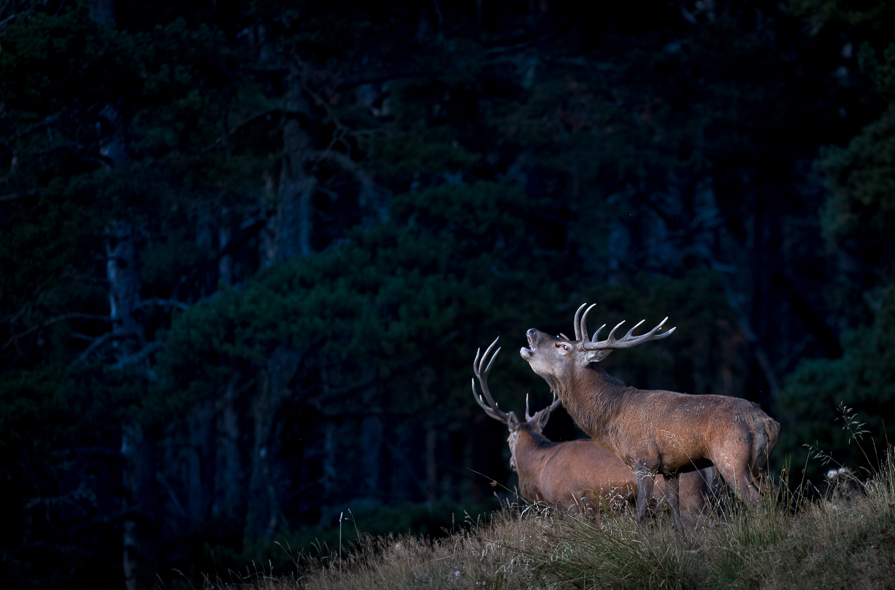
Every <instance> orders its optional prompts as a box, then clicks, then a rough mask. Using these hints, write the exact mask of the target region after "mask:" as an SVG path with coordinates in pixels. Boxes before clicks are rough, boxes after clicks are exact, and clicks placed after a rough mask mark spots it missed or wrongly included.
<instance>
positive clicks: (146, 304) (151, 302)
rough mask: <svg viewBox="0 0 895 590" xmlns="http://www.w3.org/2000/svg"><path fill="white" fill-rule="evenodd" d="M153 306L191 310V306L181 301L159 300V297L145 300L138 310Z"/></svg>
mask: <svg viewBox="0 0 895 590" xmlns="http://www.w3.org/2000/svg"><path fill="white" fill-rule="evenodd" d="M151 305H157V306H159V307H176V308H177V309H182V310H184V311H186V310H188V309H189V308H190V306H189V305H187V304H186V303H183V302H181V301H176V300H174V299H159V298H157V297H155V298H152V299H144V300H143V301H141V302H140V303H138V304H137V307H138V308H143V307H149V306H151Z"/></svg>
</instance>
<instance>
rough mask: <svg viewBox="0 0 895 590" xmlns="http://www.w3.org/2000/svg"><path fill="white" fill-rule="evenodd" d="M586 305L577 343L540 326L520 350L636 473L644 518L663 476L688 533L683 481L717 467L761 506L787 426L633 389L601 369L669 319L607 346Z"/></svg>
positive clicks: (697, 398) (726, 403)
mask: <svg viewBox="0 0 895 590" xmlns="http://www.w3.org/2000/svg"><path fill="white" fill-rule="evenodd" d="M585 305H586V304H585ZM585 305H582V306H581V307H579V308H578V311H577V312H576V313H575V340H570V339H568V338H565V337H553V336H550V335H548V334H545V333H544V332H541V331H539V330H535V329H533V328H532V329H530V330H528V332H527V334H526V335H527V337H528V345H529V348H522V349H521V350H520V351H519V352H520V354H521V355H522V358H524V359H525V360H526V361H528V363H529V365H530V366H531V368H532V370H534V372H535V373H537V374H538V375H540V376H541V377H543V378H544V380H546V381H547V383H548V384H549V385H550V389H552V390H553V391H555V392H556V394H557V395H558V396H559V399H561V400H562V403H563V405H564V406H565V408H566V410H567V411H568V412H569V414H570V415H571V416H572V419H573V420H574V421H575V423H576V424H578V426H579V427H580V428H581V429H582V430H584V432H586V433H587V434H589V435H590V437H591V438H592V439H593V440H594V441H595V442H597V443H598V444H599V445H601V446H602V447H605V448H606V449H609V450H610V451H612V452H614V453H615V454H616V455H617V456H618V457H619V458H620V459H621V460H622V461H623V462H624V463H625V464H626V465H628V467H630V468H632V469H633V471H634V476H635V478H636V480H637V516H638V517H639V518H640V519H641V520H643V519H644V518H645V517H646V510H647V501H648V499H649V498H650V495H651V491H652V488H653V480H654V477H655V475H656V474H657V473H661V474H662V475H663V476H664V479H665V490H666V495H667V498H668V505H669V507H670V508H671V513H672V516H673V518H674V523H675V526H676V527H677V528H678V529H679V530H680V527H681V524H680V510H679V489H680V487H679V485H680V482H679V475H680V474H681V473H685V472H688V471H693V470H696V469H701V468H704V467H708V466H710V465H713V466H714V467H715V468H716V469H717V472H718V473H719V474H720V475H721V476H722V477H723V478H724V479H725V481H726V482H727V483H728V485H730V486H731V487H732V488H733V490H734V492H735V493H736V495H737V497H738V498H739V499H740V500H742V501H745V502H747V503H751V504H754V503H755V502H756V501H757V499H758V495H759V494H758V489H757V487H756V484H755V479H756V478H757V477H758V476H759V472H760V470H761V469H762V468H764V466H765V465H766V464H767V460H768V456H769V455H770V454H771V451H772V450H773V449H774V445H775V444H776V443H777V435H778V434H779V432H780V424H778V423H777V422H776V421H775V420H773V419H771V418H770V417H769V416H768V415H767V414H765V413H764V412H763V411H762V410H761V409H760V408H759V406H758V404H755V403H752V402H749V401H746V400H744V399H741V398H735V397H728V396H723V395H686V394H682V393H675V392H671V391H661V390H643V389H636V388H634V387H627V386H626V385H625V384H624V383H622V382H621V381H619V380H618V379H616V378H614V377H611V376H610V375H609V374H608V373H606V371H604V370H603V369H602V368H600V367H598V366H597V363H598V362H600V361H601V360H603V359H604V358H606V357H607V356H608V355H609V354H610V353H611V352H612V351H613V350H616V349H620V348H632V347H634V346H638V345H640V344H643V343H645V342H649V341H651V340H660V339H662V338H666V337H667V336H670V335H671V333H672V332H673V331H674V328H671V329H670V330H667V331H665V332H660V331H659V330H660V329H661V328H662V326H663V325H664V324H665V321H666V320H667V319H668V318H665V320H662V322H661V323H660V324H659V325H658V326H656V327H655V328H653V329H652V330H650V331H649V332H647V333H646V334H643V335H640V336H634V335H633V332H634V330H636V329H637V327H638V326H640V324H642V323H643V322H642V321H641V322H640V323H639V324H637V325H636V326H634V327H633V328H631V329H630V330H629V331H628V333H627V334H626V335H625V336H624V337H622V338H618V339H617V338H616V337H615V331H616V330H618V328H619V326H621V323H620V324H618V326H616V327H615V328H613V329H612V331H610V332H609V336H608V337H607V338H606V340H602V341H599V340H597V337H598V335H599V333H600V331H601V330H602V329H603V328H604V327H605V324H604V325H603V326H601V327H600V329H598V330H597V331H596V333H595V334H594V336H593V339H591V338H589V337H588V334H587V314H588V313H589V312H590V310H591V309H593V308H594V306H593V305H591V306H590V307H588V308H587V310H586V311H585V312H584V315H583V316H582V314H581V311H582V310H583V309H584V307H585ZM622 323H624V322H622Z"/></svg>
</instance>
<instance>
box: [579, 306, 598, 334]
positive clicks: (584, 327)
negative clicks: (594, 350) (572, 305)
mask: <svg viewBox="0 0 895 590" xmlns="http://www.w3.org/2000/svg"><path fill="white" fill-rule="evenodd" d="M596 306H597V304H596V303H591V305H590V307H588V308H587V310H586V311H585V312H584V315H583V316H581V338H580V340H581V342H587V341H588V340H590V336H588V335H587V314H589V313H590V310H592V309H593V308H595V307H596Z"/></svg>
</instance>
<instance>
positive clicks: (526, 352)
mask: <svg viewBox="0 0 895 590" xmlns="http://www.w3.org/2000/svg"><path fill="white" fill-rule="evenodd" d="M525 337H526V338H527V339H528V345H529V346H530V347H531V348H525V347H524V346H523V347H522V348H521V349H520V350H519V354H521V355H522V358H524V359H525V360H528V359H530V358H531V356H532V355H533V354H534V352H535V343H534V338H532V334H531V330H529V331H528V332H526V333H525Z"/></svg>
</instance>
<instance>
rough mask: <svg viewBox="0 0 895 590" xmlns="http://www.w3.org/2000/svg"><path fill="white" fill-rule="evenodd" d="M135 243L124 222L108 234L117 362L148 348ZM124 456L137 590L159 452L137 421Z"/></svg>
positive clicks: (147, 572)
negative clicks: (137, 314)
mask: <svg viewBox="0 0 895 590" xmlns="http://www.w3.org/2000/svg"><path fill="white" fill-rule="evenodd" d="M134 240H135V236H134V231H133V228H132V227H131V225H130V224H129V223H127V222H124V221H116V222H115V223H114V225H113V226H112V228H111V229H110V230H109V231H107V232H106V255H107V260H106V277H107V279H108V281H109V306H110V310H109V315H110V317H111V320H112V332H113V333H117V334H118V336H119V337H118V338H116V339H115V341H114V342H115V344H116V348H115V357H116V361H117V362H118V363H121V362H122V361H124V360H125V359H128V358H130V357H132V355H133V354H134V353H135V352H136V351H137V350H139V349H140V347H141V346H142V345H143V343H144V333H143V326H142V325H141V324H139V323H138V322H137V321H136V318H135V317H134V311H135V310H136V308H137V305H138V303H139V294H140V273H139V269H138V268H137V256H136V246H135V244H134ZM143 362H145V363H148V361H143ZM147 368H148V364H147ZM121 454H122V457H123V459H124V466H123V473H122V482H123V484H124V491H125V505H126V507H127V510H126V516H125V520H124V575H125V582H126V585H127V588H128V590H135V589H136V588H138V587H141V586H145V585H148V584H152V583H153V580H154V578H155V568H156V566H157V561H158V540H157V536H158V531H157V526H156V523H155V514H156V506H155V493H156V491H155V448H154V442H153V440H152V439H151V437H150V436H149V435H148V434H147V433H146V431H145V430H144V428H143V426H142V425H141V424H140V423H139V422H136V421H130V422H125V424H124V425H123V426H122V434H121Z"/></svg>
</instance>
